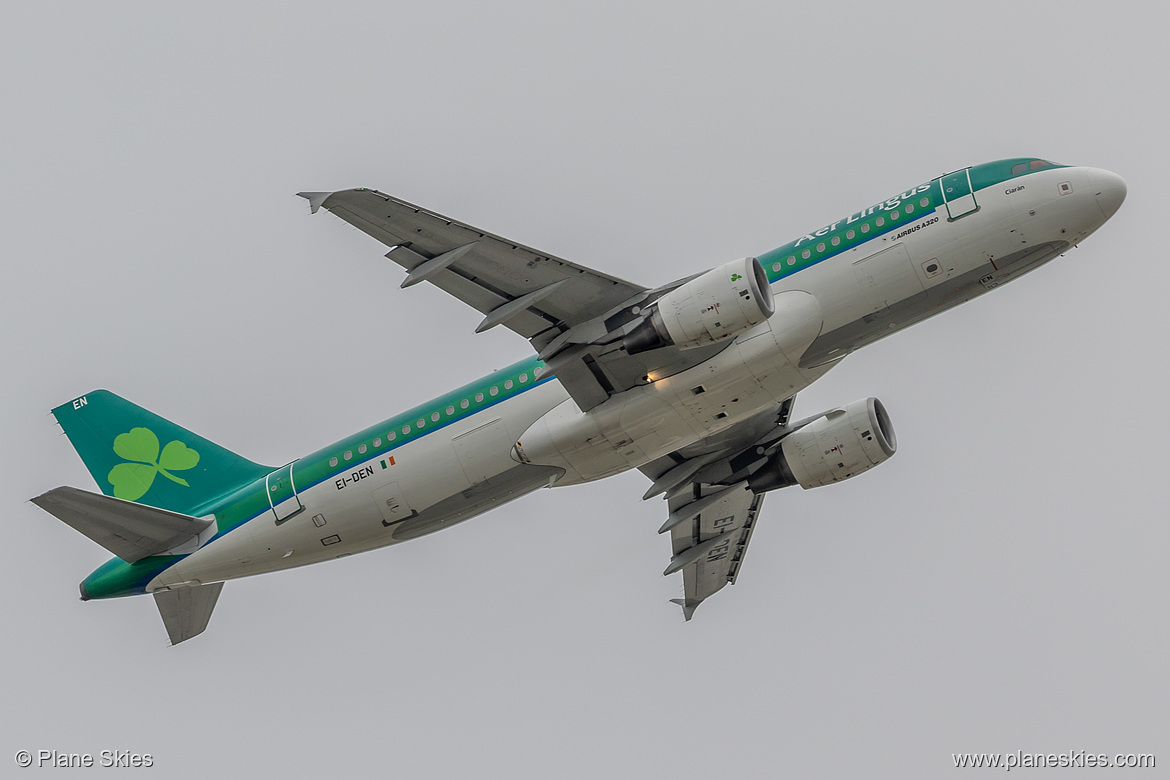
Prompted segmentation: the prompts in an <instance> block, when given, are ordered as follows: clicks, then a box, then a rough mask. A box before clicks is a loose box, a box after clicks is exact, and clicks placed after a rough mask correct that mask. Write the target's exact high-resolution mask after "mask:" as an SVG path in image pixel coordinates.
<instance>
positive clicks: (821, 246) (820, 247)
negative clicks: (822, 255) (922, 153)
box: [817, 243, 825, 252]
mask: <svg viewBox="0 0 1170 780" xmlns="http://www.w3.org/2000/svg"><path fill="white" fill-rule="evenodd" d="M817 251H818V252H824V251H825V245H824V244H823V243H821V244H817Z"/></svg>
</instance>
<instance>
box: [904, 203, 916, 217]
mask: <svg viewBox="0 0 1170 780" xmlns="http://www.w3.org/2000/svg"><path fill="white" fill-rule="evenodd" d="M906 213H907V214H913V213H914V204H913V203H907V204H906Z"/></svg>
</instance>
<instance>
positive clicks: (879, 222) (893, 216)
mask: <svg viewBox="0 0 1170 780" xmlns="http://www.w3.org/2000/svg"><path fill="white" fill-rule="evenodd" d="M918 205H919V206H921V207H922V208H926V207H927V206H929V205H930V198H923V199H922V200H920V201H918ZM902 208H903V210H904V211H905V212H906V214H907V215H910V214H913V213H914V204H913V203H907V204H905V205H904V206H903V207H902ZM889 215H890V221H891V222H896V221H897V220H899V219H901V218H902V214H901V213H900V212H899V211H898V210H897V209H894V210H893V211H891V212H889ZM873 224H874V226H876V227H882V226H884V225H885V224H886V218H885V217H882V216H879V217H878V218H877V219H875V220H874V221H873ZM870 230H872V228H871V227H870V225H869V223H868V222H863V223H861V226H860V227H859V228H857V229H856V230H854V229H853V228H849V230H846V231H845V240H846V241H852V240H853V239H854V238H856V237H857V233H858V231H860V232H861V233H868V232H869V231H870ZM829 245H830V246H840V245H841V236H840V235H836V236H833V237H832V238H831V239H830V240H829ZM827 248H828V247H827V246H826V245H825V242H824V241H821V242H820V243H818V244H817V246H816V253H817V254H818V255H819V254H822V253H823V252H824V251H825V250H826V249H827ZM812 254H813V250H812V249H805V250H804V251H803V252H801V253H800V256H801V258H803V259H805V260H808V259H809V258H810V257H812ZM785 263H787V264H788V265H790V266H793V265H796V255H790V256H789V257H788V259H787V260H785V261H784V263H772V270H773V271H779V270H780V269H781V268H783V267H784V265H785Z"/></svg>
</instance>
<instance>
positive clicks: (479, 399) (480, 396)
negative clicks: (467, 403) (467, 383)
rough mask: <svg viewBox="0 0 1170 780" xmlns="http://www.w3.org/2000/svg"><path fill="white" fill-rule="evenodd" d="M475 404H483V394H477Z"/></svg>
mask: <svg viewBox="0 0 1170 780" xmlns="http://www.w3.org/2000/svg"><path fill="white" fill-rule="evenodd" d="M475 402H476V403H477V404H478V403H483V393H476V394H475Z"/></svg>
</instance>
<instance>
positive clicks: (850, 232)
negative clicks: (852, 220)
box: [845, 228, 857, 239]
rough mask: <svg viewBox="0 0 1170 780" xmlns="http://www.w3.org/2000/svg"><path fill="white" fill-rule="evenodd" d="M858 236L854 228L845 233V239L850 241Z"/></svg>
mask: <svg viewBox="0 0 1170 780" xmlns="http://www.w3.org/2000/svg"><path fill="white" fill-rule="evenodd" d="M856 235H857V233H856V232H855V231H854V230H853V229H852V228H850V229H849V230H847V231H846V232H845V238H848V239H852V238H853V237H854V236H856Z"/></svg>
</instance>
